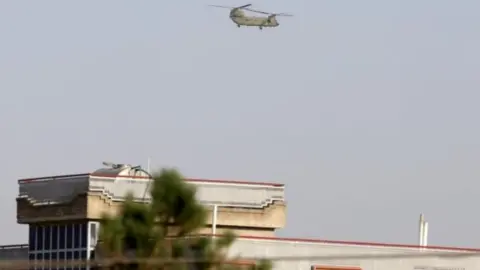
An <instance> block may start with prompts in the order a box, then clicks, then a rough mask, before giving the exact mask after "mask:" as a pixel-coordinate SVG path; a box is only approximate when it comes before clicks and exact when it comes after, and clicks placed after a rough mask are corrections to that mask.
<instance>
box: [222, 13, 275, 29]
mask: <svg viewBox="0 0 480 270" xmlns="http://www.w3.org/2000/svg"><path fill="white" fill-rule="evenodd" d="M230 19H231V20H232V21H233V22H234V23H235V24H236V25H237V26H238V27H240V26H254V27H259V28H260V29H262V28H263V27H277V26H279V25H280V24H279V23H278V21H277V18H276V17H275V16H270V17H259V16H246V15H245V14H244V13H243V11H241V10H233V11H232V12H231V13H230Z"/></svg>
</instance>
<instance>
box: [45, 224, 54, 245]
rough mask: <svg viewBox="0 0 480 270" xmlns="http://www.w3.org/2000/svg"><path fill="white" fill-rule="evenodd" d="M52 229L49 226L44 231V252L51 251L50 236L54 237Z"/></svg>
mask: <svg viewBox="0 0 480 270" xmlns="http://www.w3.org/2000/svg"><path fill="white" fill-rule="evenodd" d="M50 228H51V226H49V225H47V226H45V227H44V230H45V231H44V239H43V241H45V243H44V244H43V249H44V250H50V243H51V240H52V239H51V238H50V236H51V235H52V234H51V233H50Z"/></svg>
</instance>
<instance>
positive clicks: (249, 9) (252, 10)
mask: <svg viewBox="0 0 480 270" xmlns="http://www.w3.org/2000/svg"><path fill="white" fill-rule="evenodd" d="M245 10H248V11H251V12H255V13H260V14H265V15H272V13H269V12H265V11H259V10H255V9H251V8H245Z"/></svg>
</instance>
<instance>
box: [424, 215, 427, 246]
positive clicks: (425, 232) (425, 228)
mask: <svg viewBox="0 0 480 270" xmlns="http://www.w3.org/2000/svg"><path fill="white" fill-rule="evenodd" d="M427 245H428V222H426V221H425V223H424V224H423V246H424V247H426V246H427Z"/></svg>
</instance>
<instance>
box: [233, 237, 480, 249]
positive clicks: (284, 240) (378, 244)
mask: <svg viewBox="0 0 480 270" xmlns="http://www.w3.org/2000/svg"><path fill="white" fill-rule="evenodd" d="M237 238H240V239H251V240H266V241H283V242H303V243H312V244H314V243H318V244H332V245H346V246H365V247H367V246H368V247H386V248H389V247H390V248H415V249H418V248H422V249H429V250H443V251H466V252H480V249H479V248H462V247H448V246H419V245H408V244H393V243H392V244H389V243H378V242H356V241H336V240H322V239H308V238H289V237H265V236H238V237H237Z"/></svg>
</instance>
